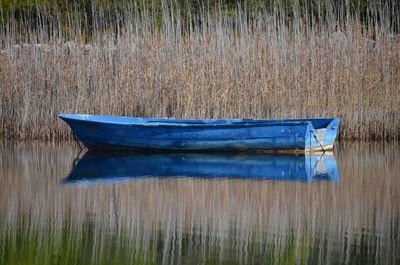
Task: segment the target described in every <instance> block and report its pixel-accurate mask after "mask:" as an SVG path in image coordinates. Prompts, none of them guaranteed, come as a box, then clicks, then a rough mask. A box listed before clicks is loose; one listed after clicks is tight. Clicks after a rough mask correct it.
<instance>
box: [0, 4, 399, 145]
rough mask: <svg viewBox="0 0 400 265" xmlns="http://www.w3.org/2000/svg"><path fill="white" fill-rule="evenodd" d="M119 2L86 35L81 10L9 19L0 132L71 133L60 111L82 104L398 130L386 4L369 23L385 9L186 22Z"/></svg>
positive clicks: (20, 135)
mask: <svg viewBox="0 0 400 265" xmlns="http://www.w3.org/2000/svg"><path fill="white" fill-rule="evenodd" d="M93 8H95V7H93ZM373 8H378V7H373ZM373 8H372V10H374V9H373ZM121 10H123V11H116V20H117V21H118V23H115V25H108V24H107V23H106V22H105V21H106V18H105V16H104V17H102V12H101V9H99V10H98V12H97V13H96V14H98V15H97V16H98V17H97V18H94V19H93V20H95V21H97V22H96V23H93V25H94V26H93V29H92V32H91V35H90V36H91V37H92V39H91V40H90V41H89V42H88V41H87V40H86V41H85V39H87V35H88V33H87V32H84V31H82V30H81V28H80V25H81V24H82V23H83V22H82V21H81V19H79V18H76V17H75V18H73V17H74V16H72V15H71V18H70V17H69V18H68V21H67V22H65V23H61V22H60V23H55V22H54V21H58V20H61V18H60V17H58V15H57V13H55V15H54V17H55V18H53V20H51V21H53V22H49V21H50V20H49V19H48V20H46V19H45V18H46V16H45V14H46V12H44V11H43V12H41V13H40V14H41V15H42V17H41V20H39V19H37V20H38V21H44V20H45V21H47V22H46V23H36V24H35V26H34V27H33V26H32V25H30V23H34V22H30V20H29V19H26V20H25V21H24V20H23V23H22V26H21V22H20V21H19V22H18V21H17V20H15V19H14V20H13V19H9V20H7V22H4V23H3V24H2V26H1V29H2V30H1V31H0V39H1V43H2V46H3V47H2V51H1V54H0V61H1V63H0V78H1V80H0V86H1V88H0V99H1V106H0V138H3V139H10V138H17V139H66V138H69V137H70V133H69V129H68V128H67V126H66V125H65V124H63V123H62V122H61V121H59V120H58V119H57V114H59V113H81V114H84V113H85V114H99V115H100V114H101V115H123V116H140V117H175V118H199V119H204V118H255V119H256V118H262V119H268V118H299V117H304V118H305V117H340V118H341V119H342V123H341V130H340V136H341V137H342V138H353V139H399V136H400V133H399V132H400V119H399V117H400V63H399V62H400V41H399V38H397V37H396V35H394V33H393V32H394V31H393V29H392V28H391V24H390V23H387V20H388V19H389V18H387V17H386V16H385V14H386V13H385V12H384V10H379V11H380V19H379V21H375V22H374V23H372V22H371V23H370V26H366V25H365V22H363V21H365V20H371V21H373V20H374V15H373V14H375V13H376V12H375V13H374V12H370V13H371V14H372V15H368V16H370V17H367V18H366V19H365V18H363V21H361V19H360V18H359V17H358V16H357V15H354V16H350V15H348V14H347V15H340V14H339V15H336V14H335V13H334V12H333V11H331V12H325V13H324V15H323V17H322V18H319V22H318V23H317V22H316V20H317V19H316V18H314V17H312V16H309V15H307V13H304V12H303V11H302V10H300V11H299V10H297V11H296V10H294V13H293V16H292V17H291V19H287V18H286V15H285V12H286V11H285V9H284V8H282V7H280V6H277V7H275V8H273V9H272V11H261V12H258V13H248V12H246V11H245V9H241V8H238V9H237V11H236V14H234V15H232V14H227V13H226V12H224V11H223V10H222V9H221V10H219V11H216V13H214V14H207V13H205V12H203V13H201V14H200V15H197V17H196V19H193V21H197V22H195V23H186V22H184V21H183V20H182V18H181V16H180V15H178V14H179V12H178V11H175V10H173V9H167V8H166V7H165V8H164V10H163V16H162V22H161V25H160V23H159V21H158V20H157V17H156V16H155V15H152V13H151V12H150V11H149V10H146V9H138V8H136V7H135V6H132V5H129V4H126V8H125V9H121ZM327 10H329V9H327ZM188 12H190V11H188ZM370 13H368V14H370ZM193 16H194V15H193ZM321 16H322V15H321ZM388 16H389V15H388ZM39 17H40V16H39ZM98 21H100V22H102V21H104V23H100V22H98ZM397 22H398V21H397ZM185 23H186V24H185ZM83 24H84V23H83ZM63 25H64V26H63ZM65 25H67V26H65ZM104 25H105V26H104ZM107 25H108V26H107ZM371 25H373V26H371Z"/></svg>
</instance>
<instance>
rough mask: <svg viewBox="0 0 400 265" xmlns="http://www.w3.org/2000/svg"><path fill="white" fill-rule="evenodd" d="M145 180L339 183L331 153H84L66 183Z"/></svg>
mask: <svg viewBox="0 0 400 265" xmlns="http://www.w3.org/2000/svg"><path fill="white" fill-rule="evenodd" d="M146 177H161V178H163V177H197V178H221V177H229V178H246V179H269V180H297V181H306V182H311V181H313V180H333V181H338V180H339V174H338V170H337V166H336V160H335V157H334V156H333V154H332V153H331V154H329V153H325V154H324V155H321V154H306V155H304V154H302V155H288V154H262V155H261V154H260V155H240V156H238V155H236V156H235V155H233V154H226V153H225V154H222V155H218V154H183V153H174V154H172V153H168V154H137V153H119V154H117V153H111V154H98V153H97V154H96V153H94V154H93V153H90V152H89V153H86V154H85V155H84V156H83V157H82V158H81V159H80V160H79V161H78V163H77V164H76V165H75V166H74V168H73V169H72V171H71V173H70V175H69V176H68V178H67V179H65V180H64V182H65V183H76V182H79V183H92V182H109V181H120V180H126V179H135V178H146Z"/></svg>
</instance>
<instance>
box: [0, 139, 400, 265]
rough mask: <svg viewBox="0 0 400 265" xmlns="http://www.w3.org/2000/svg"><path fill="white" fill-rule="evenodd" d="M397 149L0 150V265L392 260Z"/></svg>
mask: <svg viewBox="0 0 400 265" xmlns="http://www.w3.org/2000/svg"><path fill="white" fill-rule="evenodd" d="M399 147H400V146H399V145H398V144H390V145H389V144H387V145H380V144H376V143H340V144H339V145H338V146H337V149H336V150H335V154H334V156H333V154H325V155H323V156H322V157H321V156H320V155H313V156H302V155H298V156H282V155H281V156H273V155H264V156H256V155H252V156H245V155H228V154H224V155H223V154H197V155H196V154H155V155H154V154H153V155H143V154H113V155H110V154H107V155H104V154H100V155H99V154H85V155H84V156H83V157H82V156H81V157H79V159H78V160H77V161H75V162H74V159H75V158H76V155H77V153H78V150H77V148H76V147H75V146H74V145H72V144H45V143H32V144H23V143H3V144H1V145H0V183H1V185H0V264H41V265H42V264H390V265H391V264H400V226H399V217H400V205H399V201H400V174H399V172H400V163H399V160H398V158H399V155H400V148H399Z"/></svg>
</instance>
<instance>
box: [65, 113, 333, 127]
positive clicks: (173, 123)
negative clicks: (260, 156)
mask: <svg viewBox="0 0 400 265" xmlns="http://www.w3.org/2000/svg"><path fill="white" fill-rule="evenodd" d="M58 117H59V118H60V119H62V120H64V121H75V122H82V123H96V124H110V125H120V126H143V127H177V128H179V127H201V128H204V127H258V126H298V125H306V126H307V125H310V126H312V127H313V125H312V123H311V121H313V120H330V122H329V123H328V124H327V125H326V126H324V127H322V128H327V127H329V126H330V125H331V123H332V122H334V121H335V120H336V119H337V118H310V119H292V120H290V119H289V120H287V119H282V120H279V119H278V120H250V119H248V120H247V119H243V120H240V119H226V120H223V119H222V120H214V119H209V120H194V119H193V120H190V119H189V120H185V119H151V118H136V117H122V116H99V115H84V114H59V115H58ZM78 117H88V118H89V119H80V118H78ZM90 117H111V118H122V119H124V118H126V119H141V120H144V121H146V122H117V121H101V120H93V119H90ZM196 121H198V122H196ZM201 121H208V122H204V123H201ZM213 121H227V123H212V122H213ZM229 121H233V122H230V123H229ZM235 121H236V122H235ZM191 122H192V123H191ZM313 128H314V127H313ZM316 129H317V128H316ZM318 129H320V128H318Z"/></svg>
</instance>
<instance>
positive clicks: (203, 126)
mask: <svg viewBox="0 0 400 265" xmlns="http://www.w3.org/2000/svg"><path fill="white" fill-rule="evenodd" d="M59 117H60V118H61V119H63V120H64V121H65V122H66V123H67V124H68V125H69V126H70V127H71V129H72V131H73V133H74V134H75V135H76V137H77V138H78V140H80V141H81V142H82V143H83V144H84V145H85V146H86V147H87V148H88V149H90V150H100V149H106V150H131V151H132V150H140V151H143V150H149V151H154V150H159V151H185V152H187V151H207V152H209V151H229V152H231V151H234V152H237V151H246V152H265V151H295V152H297V151H320V150H330V149H332V148H333V144H334V141H335V139H336V134H337V130H338V125H339V120H338V119H309V120H306V119H304V120H303V119H298V120H169V119H141V118H123V117H107V116H92V115H59ZM315 127H317V128H315ZM319 127H320V128H319Z"/></svg>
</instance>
